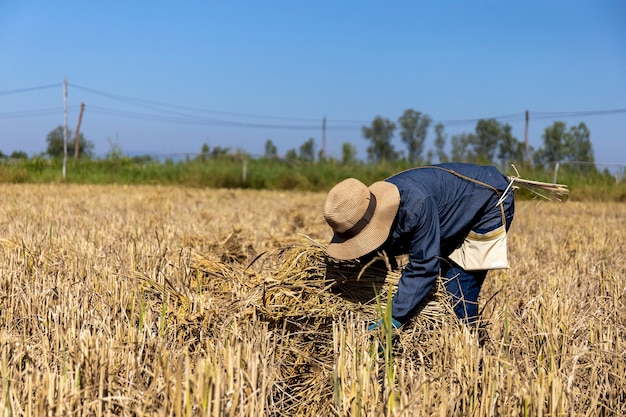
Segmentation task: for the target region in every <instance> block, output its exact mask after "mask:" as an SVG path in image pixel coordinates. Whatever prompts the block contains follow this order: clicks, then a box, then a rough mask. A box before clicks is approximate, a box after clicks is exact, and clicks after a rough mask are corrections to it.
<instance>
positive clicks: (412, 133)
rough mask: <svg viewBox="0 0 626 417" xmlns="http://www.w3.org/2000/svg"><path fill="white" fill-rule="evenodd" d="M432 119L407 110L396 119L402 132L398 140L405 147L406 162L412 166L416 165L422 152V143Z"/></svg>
mask: <svg viewBox="0 0 626 417" xmlns="http://www.w3.org/2000/svg"><path fill="white" fill-rule="evenodd" d="M431 122H432V119H431V118H430V117H429V116H428V115H425V114H422V113H420V112H418V111H415V110H412V109H408V110H405V111H404V113H403V114H402V116H400V118H399V119H398V123H399V124H400V127H401V128H402V130H401V131H400V138H401V139H402V142H404V143H405V144H406V146H407V151H408V160H409V162H410V163H412V164H418V163H419V162H420V161H421V159H422V152H424V142H425V141H426V134H427V133H428V127H429V126H430V123H431Z"/></svg>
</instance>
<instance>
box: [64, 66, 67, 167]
mask: <svg viewBox="0 0 626 417" xmlns="http://www.w3.org/2000/svg"><path fill="white" fill-rule="evenodd" d="M63 120H64V122H63V179H65V166H66V164H67V75H66V76H65V78H63Z"/></svg>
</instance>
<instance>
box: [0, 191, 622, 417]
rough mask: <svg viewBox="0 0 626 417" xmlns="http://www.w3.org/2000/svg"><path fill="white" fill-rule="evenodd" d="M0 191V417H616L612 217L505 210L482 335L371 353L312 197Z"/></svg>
mask: <svg viewBox="0 0 626 417" xmlns="http://www.w3.org/2000/svg"><path fill="white" fill-rule="evenodd" d="M0 190H1V193H2V199H1V200H0V377H1V379H0V408H1V409H2V411H3V413H4V415H13V416H56V415H59V416H92V415H94V416H105V415H127V416H130V415H133V416H142V415H145V416H148V415H149V416H154V415H163V416H205V415H206V416H258V415H267V416H285V415H300V416H334V415H336V416H359V415H361V416H374V415H388V416H431V415H437V416H451V415H463V416H465V415H472V416H490V415H516V416H518V415H519V416H539V415H543V416H559V415H568V416H569V415H576V416H578V415H580V416H585V415H590V416H598V415H601V416H609V415H623V414H624V413H626V376H625V375H626V255H625V254H624V247H625V246H626V227H625V225H626V205H625V204H623V203H599V202H596V203H580V202H568V203H564V204H555V203H548V202H537V201H520V202H518V204H517V215H516V219H515V221H514V224H513V226H512V228H511V232H510V235H509V244H510V261H511V263H512V267H511V269H510V270H508V271H507V272H498V273H496V272H491V273H490V275H489V276H488V280H487V284H486V286H485V288H484V290H483V293H482V296H483V297H482V307H483V309H484V310H483V317H484V319H485V322H486V327H485V328H486V332H487V335H488V338H487V340H486V341H485V342H484V343H478V341H477V340H476V337H475V335H474V334H472V333H471V332H469V331H467V329H465V328H464V327H463V326H460V325H458V324H457V323H456V322H455V321H454V320H452V319H450V318H449V317H446V316H445V315H444V316H442V318H441V319H440V320H439V321H438V322H436V323H431V324H425V323H424V322H420V321H419V320H415V321H414V322H412V323H410V324H409V325H407V326H405V327H406V328H405V329H404V330H403V331H402V332H401V333H400V334H398V335H395V336H394V337H393V340H392V341H391V340H390V341H391V342H392V343H390V344H392V345H393V354H392V356H391V357H387V356H384V355H383V357H379V355H378V354H377V353H376V351H375V349H374V350H373V349H372V343H371V339H370V336H371V335H370V334H368V333H367V331H366V327H367V324H368V322H369V320H371V319H372V318H373V317H375V316H376V308H377V307H376V303H370V304H360V303H358V302H356V301H355V297H352V298H349V297H345V294H343V295H344V296H341V295H342V294H339V293H338V291H337V287H336V285H335V286H334V285H333V282H330V281H329V279H327V276H326V275H325V268H324V262H323V257H322V250H321V249H320V247H319V246H317V243H318V242H319V243H325V242H326V241H327V240H328V239H329V238H330V230H329V229H328V227H327V226H326V224H325V222H324V220H323V218H322V216H321V211H322V204H323V201H324V197H325V196H324V194H320V193H296V192H269V191H239V190H237V191H236V190H210V189H184V188H174V187H159V186H145V187H122V186H64V185H58V184H57V185H39V186H37V185H6V184H3V185H0ZM360 282H361V281H360ZM380 289H381V293H382V298H383V300H382V302H383V305H384V301H385V297H386V296H385V294H386V292H385V289H384V288H382V287H380ZM344 290H346V289H345V288H344ZM363 290H364V289H363V288H360V289H359V294H361V293H363ZM362 301H365V299H363V300H362Z"/></svg>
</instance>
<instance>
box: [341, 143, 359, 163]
mask: <svg viewBox="0 0 626 417" xmlns="http://www.w3.org/2000/svg"><path fill="white" fill-rule="evenodd" d="M354 162H356V148H355V146H354V145H353V144H351V143H350V142H344V143H343V144H342V145H341V163H342V164H344V165H349V164H353V163H354Z"/></svg>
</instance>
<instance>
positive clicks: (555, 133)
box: [533, 121, 567, 165]
mask: <svg viewBox="0 0 626 417" xmlns="http://www.w3.org/2000/svg"><path fill="white" fill-rule="evenodd" d="M566 129H567V127H566V125H565V123H563V122H560V121H557V122H554V123H553V124H552V126H548V127H546V129H545V130H544V131H543V135H541V138H542V139H543V146H542V147H540V148H539V149H538V150H537V152H535V154H534V155H533V159H534V160H535V163H536V164H538V165H546V164H550V163H554V162H558V161H561V160H562V159H563V143H564V141H565V132H566Z"/></svg>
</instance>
